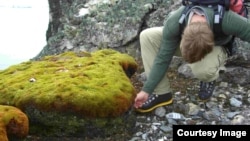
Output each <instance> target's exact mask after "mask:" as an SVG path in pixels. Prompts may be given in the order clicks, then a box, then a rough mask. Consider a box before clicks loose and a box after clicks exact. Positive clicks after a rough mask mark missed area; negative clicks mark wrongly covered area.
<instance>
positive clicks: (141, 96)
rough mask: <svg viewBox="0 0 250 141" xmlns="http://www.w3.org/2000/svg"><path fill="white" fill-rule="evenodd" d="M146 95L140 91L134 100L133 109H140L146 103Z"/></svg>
mask: <svg viewBox="0 0 250 141" xmlns="http://www.w3.org/2000/svg"><path fill="white" fill-rule="evenodd" d="M148 95H149V94H148V93H146V92H144V91H140V92H139V93H138V94H137V96H136V98H135V103H134V107H135V108H140V107H141V106H142V104H143V103H145V102H146V101H147V99H148Z"/></svg>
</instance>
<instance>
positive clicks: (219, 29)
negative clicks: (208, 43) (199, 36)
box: [213, 5, 225, 36]
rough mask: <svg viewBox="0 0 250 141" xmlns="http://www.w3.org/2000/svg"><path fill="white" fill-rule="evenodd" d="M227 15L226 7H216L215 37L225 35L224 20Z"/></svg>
mask: <svg viewBox="0 0 250 141" xmlns="http://www.w3.org/2000/svg"><path fill="white" fill-rule="evenodd" d="M224 13H225V7H223V6H221V5H217V6H216V7H214V23H213V31H214V34H215V36H221V35H223V34H224V33H223V31H222V18H223V16H224Z"/></svg>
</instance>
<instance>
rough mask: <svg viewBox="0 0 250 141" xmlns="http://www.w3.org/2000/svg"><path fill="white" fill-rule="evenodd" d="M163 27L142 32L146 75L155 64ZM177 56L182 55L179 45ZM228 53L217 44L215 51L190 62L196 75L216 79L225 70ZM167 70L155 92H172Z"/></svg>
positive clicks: (202, 78) (204, 79)
mask: <svg viewBox="0 0 250 141" xmlns="http://www.w3.org/2000/svg"><path fill="white" fill-rule="evenodd" d="M162 31H163V27H153V28H148V29H145V30H144V31H142V32H141V34H140V44H141V54H142V61H143V66H144V70H145V73H146V75H147V76H148V75H149V73H150V70H151V68H152V65H153V61H154V58H155V57H156V55H157V52H158V50H159V48H160V44H161V39H162ZM175 54H176V56H180V54H181V53H180V49H179V47H178V49H177V51H176V53H175ZM226 59H227V53H226V52H225V51H224V49H223V48H222V47H218V46H215V47H214V48H213V51H212V52H211V53H209V54H208V55H206V56H205V57H204V59H202V60H201V61H199V62H195V63H192V64H188V65H189V66H190V68H191V70H192V73H193V74H194V76H195V77H196V78H197V79H199V80H201V81H204V82H210V81H213V80H216V79H217V78H218V77H219V71H220V70H225V66H224V65H225V62H226ZM171 91H172V90H171V87H170V83H169V79H168V77H167V72H166V74H165V76H164V78H162V80H161V81H160V83H159V84H158V85H157V87H156V88H155V90H154V92H153V93H154V94H164V93H168V92H171Z"/></svg>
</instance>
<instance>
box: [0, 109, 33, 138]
mask: <svg viewBox="0 0 250 141" xmlns="http://www.w3.org/2000/svg"><path fill="white" fill-rule="evenodd" d="M28 132H29V120H28V117H27V116H26V114H24V113H23V112H22V111H21V110H19V109H18V108H16V107H13V106H5V105H0V140H1V141H8V136H11V137H13V136H15V137H17V138H24V137H26V136H27V135H28Z"/></svg>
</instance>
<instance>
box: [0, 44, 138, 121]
mask: <svg viewBox="0 0 250 141" xmlns="http://www.w3.org/2000/svg"><path fill="white" fill-rule="evenodd" d="M136 69H137V64H136V62H135V60H134V58H132V57H131V56H129V55H127V54H122V53H120V52H117V51H115V50H111V49H105V50H99V51H96V52H93V53H87V52H79V53H74V52H66V53H63V54H60V55H55V56H46V57H44V58H43V59H42V60H40V61H28V62H24V63H21V64H19V65H14V66H11V67H9V68H8V69H6V70H3V71H0V78H1V80H0V104H2V105H13V106H16V107H18V108H20V109H22V110H25V109H26V108H28V107H30V106H32V107H35V108H36V109H38V110H40V111H47V112H51V111H56V112H67V113H68V112H69V113H75V114H77V115H82V116H84V117H115V116H119V115H121V114H123V113H124V112H126V111H127V110H128V109H129V108H130V107H131V105H132V103H133V99H134V96H135V89H134V87H133V85H132V83H131V82H130V77H131V76H132V75H133V73H134V72H135V71H136Z"/></svg>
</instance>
